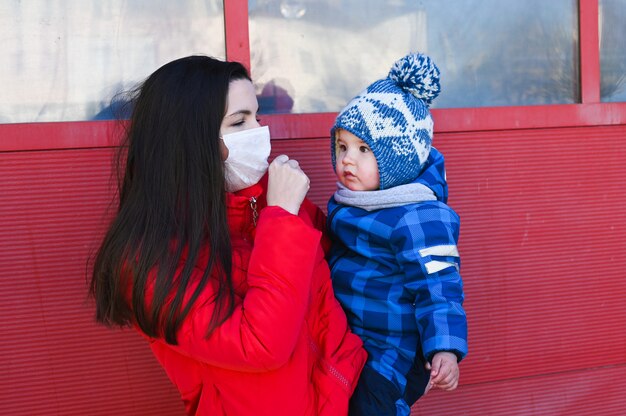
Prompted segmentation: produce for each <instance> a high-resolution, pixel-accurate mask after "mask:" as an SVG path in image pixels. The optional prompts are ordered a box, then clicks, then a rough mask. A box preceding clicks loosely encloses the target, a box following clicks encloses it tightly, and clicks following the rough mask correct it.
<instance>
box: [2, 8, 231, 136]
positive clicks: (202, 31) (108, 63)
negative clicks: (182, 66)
mask: <svg viewBox="0 0 626 416" xmlns="http://www.w3.org/2000/svg"><path fill="white" fill-rule="evenodd" d="M223 20H224V19H223V9H222V1H221V0H184V1H180V2H178V1H177V2H172V1H168V0H110V1H101V0H30V1H19V0H7V1H3V2H2V5H1V6H0V39H2V42H0V56H2V57H3V58H2V60H1V63H0V80H2V93H1V94H2V100H0V123H16V122H36V121H64V120H87V119H94V118H110V117H111V116H112V114H113V113H112V110H115V109H111V108H109V107H108V106H109V103H110V101H111V98H112V97H113V96H114V95H115V94H116V93H117V92H119V91H121V90H124V89H128V88H129V87H131V86H133V85H134V84H135V83H136V82H138V81H141V80H142V79H144V78H145V77H146V76H148V75H149V74H150V73H151V72H152V71H154V70H155V69H156V68H158V67H159V66H160V65H163V64H164V63H166V62H168V61H170V60H172V59H175V58H178V57H181V56H185V55H189V54H192V53H198V54H207V55H212V56H215V57H218V58H224V50H225V47H224V45H225V42H224V22H223Z"/></svg>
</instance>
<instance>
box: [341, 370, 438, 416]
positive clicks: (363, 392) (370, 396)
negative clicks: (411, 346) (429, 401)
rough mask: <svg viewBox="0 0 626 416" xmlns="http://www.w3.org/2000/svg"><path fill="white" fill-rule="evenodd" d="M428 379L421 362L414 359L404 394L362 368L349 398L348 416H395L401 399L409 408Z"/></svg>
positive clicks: (374, 371)
mask: <svg viewBox="0 0 626 416" xmlns="http://www.w3.org/2000/svg"><path fill="white" fill-rule="evenodd" d="M429 379H430V374H429V373H428V372H427V371H426V369H425V368H424V364H423V363H422V361H421V360H415V363H414V364H413V367H412V368H411V371H410V372H409V374H407V385H406V391H405V392H404V395H402V394H400V390H398V388H397V387H396V386H395V385H394V384H393V383H392V382H391V381H389V380H387V379H386V378H385V377H383V376H382V375H380V373H378V372H377V371H376V370H374V369H372V368H371V367H369V366H367V365H366V366H365V368H363V372H362V373H361V377H360V378H359V382H358V384H357V386H356V389H355V390H354V394H353V395H352V398H351V399H350V411H349V413H348V414H349V415H350V416H396V414H397V411H396V402H397V401H398V399H400V398H403V399H404V401H405V402H406V403H407V404H408V405H409V407H411V406H412V405H413V404H414V403H415V402H416V401H417V400H418V399H419V398H420V397H422V395H423V394H424V390H425V389H426V385H427V384H428V380H429Z"/></svg>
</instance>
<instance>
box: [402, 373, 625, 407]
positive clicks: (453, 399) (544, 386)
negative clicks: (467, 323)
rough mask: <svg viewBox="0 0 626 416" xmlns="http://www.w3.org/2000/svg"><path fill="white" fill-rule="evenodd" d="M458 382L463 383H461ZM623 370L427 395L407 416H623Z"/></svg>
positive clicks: (505, 382)
mask: <svg viewBox="0 0 626 416" xmlns="http://www.w3.org/2000/svg"><path fill="white" fill-rule="evenodd" d="M462 381H463V380H462ZM624 391H626V367H625V366H623V365H621V366H615V367H604V368H597V369H594V370H582V371H574V372H569V373H557V374H549V375H546V376H541V377H532V378H523V379H510V380H506V381H502V382H496V383H484V384H474V385H462V386H461V387H459V388H458V389H457V390H456V391H454V392H443V391H433V392H430V393H428V394H427V395H426V397H424V398H423V399H422V400H420V401H419V402H417V403H416V404H415V406H413V409H412V413H411V414H412V416H443V415H455V416H503V415H506V416H592V415H593V416H595V415H602V416H623V415H624V414H625V413H626V411H625V410H626V396H625V395H624Z"/></svg>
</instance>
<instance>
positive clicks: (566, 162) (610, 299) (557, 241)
mask: <svg viewBox="0 0 626 416" xmlns="http://www.w3.org/2000/svg"><path fill="white" fill-rule="evenodd" d="M625 137H626V126H621V127H596V128H572V129H551V130H527V131H509V132H506V131H502V132H490V133H487V132H484V133H481V134H476V133H472V134H469V133H467V134H454V135H453V134H450V135H440V136H436V137H435V143H436V145H437V146H438V147H439V148H440V149H441V150H442V151H443V152H444V154H445V155H446V160H447V170H448V179H449V181H450V195H451V198H450V204H451V206H452V207H453V208H455V209H456V210H457V211H458V212H459V214H460V215H461V219H462V226H461V241H460V249H461V253H462V259H463V262H462V264H463V266H462V271H463V276H464V280H465V283H466V288H465V289H466V295H467V304H466V307H467V312H468V316H469V327H470V340H469V342H470V355H469V358H468V360H467V363H464V364H463V368H464V369H463V371H464V378H465V381H466V382H470V383H477V382H487V381H494V380H499V379H505V378H517V377H528V376H532V375H538V374H545V373H552V372H559V371H571V370H576V369H583V368H591V367H597V366H605V365H614V364H623V363H624V362H625V358H626V357H625V355H624V351H626V331H624V328H625V326H626V302H624V301H623V299H624V297H625V295H626V280H624V279H623V273H624V270H625V269H626V237H625V235H626V193H624V185H623V183H624V177H625V176H626V165H624V161H625V160H626V141H625V140H624V138H625Z"/></svg>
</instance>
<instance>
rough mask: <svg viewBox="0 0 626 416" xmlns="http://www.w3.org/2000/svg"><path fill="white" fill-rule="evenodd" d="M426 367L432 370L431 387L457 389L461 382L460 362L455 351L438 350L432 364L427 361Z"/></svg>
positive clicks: (447, 389) (448, 389)
mask: <svg viewBox="0 0 626 416" xmlns="http://www.w3.org/2000/svg"><path fill="white" fill-rule="evenodd" d="M426 369H427V370H430V382H429V386H431V387H437V388H440V389H441V390H446V391H450V390H454V389H456V386H457V385H458V384H459V364H458V363H457V359H456V355H455V354H454V353H451V352H447V351H442V352H438V353H437V354H435V356H434V357H433V365H432V366H431V365H430V363H426ZM427 390H428V389H427Z"/></svg>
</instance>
